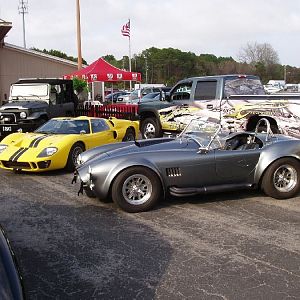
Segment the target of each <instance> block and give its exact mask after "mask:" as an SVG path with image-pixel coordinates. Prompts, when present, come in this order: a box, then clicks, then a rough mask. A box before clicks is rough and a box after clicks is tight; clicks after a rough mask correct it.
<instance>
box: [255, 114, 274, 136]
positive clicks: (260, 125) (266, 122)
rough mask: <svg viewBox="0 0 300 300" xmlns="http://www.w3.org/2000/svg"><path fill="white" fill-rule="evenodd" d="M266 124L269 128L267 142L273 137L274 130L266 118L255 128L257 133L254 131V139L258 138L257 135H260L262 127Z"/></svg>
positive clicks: (260, 120)
mask: <svg viewBox="0 0 300 300" xmlns="http://www.w3.org/2000/svg"><path fill="white" fill-rule="evenodd" d="M263 123H264V124H265V125H266V127H267V132H266V141H268V139H269V136H270V135H273V132H272V129H271V124H270V121H269V120H268V119H266V118H261V119H259V121H258V122H257V124H256V126H255V131H254V137H253V139H255V137H256V136H257V134H258V133H259V129H260V128H261V127H262V124H263Z"/></svg>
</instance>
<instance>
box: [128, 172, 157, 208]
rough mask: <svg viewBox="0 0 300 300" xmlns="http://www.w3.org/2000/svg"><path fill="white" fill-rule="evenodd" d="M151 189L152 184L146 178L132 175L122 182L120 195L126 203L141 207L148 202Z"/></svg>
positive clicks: (140, 175)
mask: <svg viewBox="0 0 300 300" xmlns="http://www.w3.org/2000/svg"><path fill="white" fill-rule="evenodd" d="M152 189H153V187H152V183H151V181H150V179H149V178H148V177H146V176H145V175H142V174H134V175H131V176H129V177H128V178H127V179H126V180H125V181H124V184H123V187H122V194H123V197H124V199H125V200H126V201H127V202H128V203H130V204H132V205H141V204H144V203H145V202H147V201H148V200H149V198H150V197H151V194H152Z"/></svg>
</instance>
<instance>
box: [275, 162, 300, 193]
mask: <svg viewBox="0 0 300 300" xmlns="http://www.w3.org/2000/svg"><path fill="white" fill-rule="evenodd" d="M297 179H298V177H297V171H296V169H295V168H294V167H292V166H290V165H282V166H280V167H279V168H278V169H277V170H276V171H275V172H274V176H273V184H274V186H275V188H276V189H277V190H278V191H279V192H283V193H287V192H289V191H291V190H292V189H293V188H294V187H295V186H296V184H297Z"/></svg>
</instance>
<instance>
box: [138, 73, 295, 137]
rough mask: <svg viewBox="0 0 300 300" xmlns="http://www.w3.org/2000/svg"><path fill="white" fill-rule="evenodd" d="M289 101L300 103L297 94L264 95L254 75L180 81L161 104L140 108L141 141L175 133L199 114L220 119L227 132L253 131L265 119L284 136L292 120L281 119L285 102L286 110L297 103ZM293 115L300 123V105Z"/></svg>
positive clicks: (286, 112) (275, 131)
mask: <svg viewBox="0 0 300 300" xmlns="http://www.w3.org/2000/svg"><path fill="white" fill-rule="evenodd" d="M291 100H295V101H297V103H298V102H299V104H300V101H299V100H300V95H299V94H298V95H293V96H292V95H287V94H280V95H266V93H265V90H264V87H263V84H262V83H261V80H260V78H259V77H258V76H254V75H240V74H232V75H217V76H203V77H192V78H187V79H184V80H181V81H179V82H178V83H177V84H176V85H175V86H174V87H173V88H172V89H171V91H170V93H169V95H167V96H166V98H165V100H164V101H157V102H152V103H151V102H150V103H141V104H140V105H139V108H138V114H139V118H140V131H141V134H142V137H143V138H154V137H161V136H162V135H163V133H165V132H171V133H174V132H175V133H177V132H180V131H181V130H183V128H184V127H185V126H186V125H187V123H188V122H189V121H190V120H191V118H193V117H195V115H197V116H199V115H200V116H203V117H204V118H214V119H217V120H219V121H220V122H221V123H223V124H226V126H228V129H229V130H243V129H245V130H254V128H255V126H256V124H257V122H258V121H259V119H260V118H263V117H267V118H268V119H269V121H270V123H271V126H272V130H273V132H274V133H280V132H282V133H287V130H286V129H287V126H288V127H289V126H290V121H291V119H290V120H286V119H284V118H282V116H283V114H288V109H289V108H287V103H289V107H292V106H291V105H292V104H294V103H296V102H294V101H293V102H291ZM293 109H295V107H293ZM298 109H299V112H298ZM283 110H284V112H283ZM296 115H299V120H300V106H299V107H297V113H296V114H295V115H293V116H296ZM294 119H295V118H294ZM294 119H293V124H295V123H294V121H296V120H294ZM283 123H284V124H283ZM280 125H283V126H280ZM297 126H298V127H299V125H297ZM299 128H300V127H299ZM281 129H282V130H281ZM299 136H300V131H299Z"/></svg>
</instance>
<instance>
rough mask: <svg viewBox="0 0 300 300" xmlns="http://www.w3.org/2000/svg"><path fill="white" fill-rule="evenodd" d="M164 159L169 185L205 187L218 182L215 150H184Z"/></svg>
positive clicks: (163, 164)
mask: <svg viewBox="0 0 300 300" xmlns="http://www.w3.org/2000/svg"><path fill="white" fill-rule="evenodd" d="M163 159H164V163H162V166H163V169H166V172H165V173H166V174H167V179H166V180H167V185H169V186H178V187H182V188H184V187H203V186H207V185H214V184H215V182H216V181H215V180H216V167H215V153H214V151H213V150H212V151H209V152H208V153H198V150H197V149H191V150H182V151H180V152H178V153H174V154H173V155H171V156H169V157H168V158H166V157H163ZM176 173H178V174H176ZM174 174H175V175H174Z"/></svg>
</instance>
